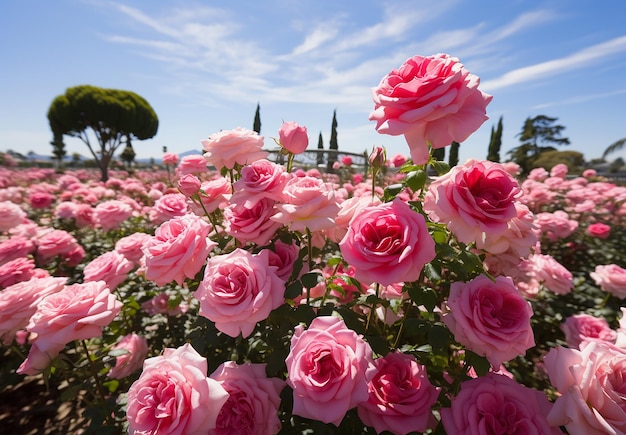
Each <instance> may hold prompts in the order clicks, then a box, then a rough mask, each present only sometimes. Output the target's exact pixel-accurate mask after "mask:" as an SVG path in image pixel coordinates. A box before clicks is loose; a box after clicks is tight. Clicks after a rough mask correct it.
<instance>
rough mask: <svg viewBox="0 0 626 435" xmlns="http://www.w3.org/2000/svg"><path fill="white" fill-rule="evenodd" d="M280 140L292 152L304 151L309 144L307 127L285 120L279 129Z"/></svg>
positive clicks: (281, 144)
mask: <svg viewBox="0 0 626 435" xmlns="http://www.w3.org/2000/svg"><path fill="white" fill-rule="evenodd" d="M278 142H279V143H280V146H282V147H283V148H284V149H286V150H287V151H289V152H290V153H292V154H300V153H303V152H304V151H305V150H306V147H307V146H309V136H308V132H307V129H306V127H304V126H302V125H299V124H298V123H296V122H293V121H287V122H283V124H282V125H281V126H280V128H279V129H278Z"/></svg>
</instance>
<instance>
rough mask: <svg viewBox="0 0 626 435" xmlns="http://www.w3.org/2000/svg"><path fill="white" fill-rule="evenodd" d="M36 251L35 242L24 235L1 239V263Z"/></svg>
mask: <svg viewBox="0 0 626 435" xmlns="http://www.w3.org/2000/svg"><path fill="white" fill-rule="evenodd" d="M33 252H35V242H34V241H33V240H31V239H29V238H27V237H24V236H14V237H11V238H9V239H6V240H2V241H0V265H2V264H5V263H8V262H9V261H12V260H17V259H19V258H22V257H26V256H27V255H30V254H32V253H33Z"/></svg>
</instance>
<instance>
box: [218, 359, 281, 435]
mask: <svg viewBox="0 0 626 435" xmlns="http://www.w3.org/2000/svg"><path fill="white" fill-rule="evenodd" d="M210 378H211V379H215V380H216V381H218V382H219V383H220V384H221V385H222V387H224V389H225V390H226V391H227V392H228V400H227V401H226V403H225V404H224V406H222V410H221V411H220V413H219V415H218V416H217V422H216V427H215V429H212V430H210V431H209V435H231V434H237V435H274V434H276V433H278V431H279V430H280V428H281V423H280V419H279V418H278V407H279V406H280V392H281V390H282V389H283V388H284V386H285V381H283V380H281V379H278V378H268V377H267V375H266V374H265V364H251V363H246V364H242V365H237V364H236V363H235V362H234V361H226V362H225V363H222V364H221V365H220V366H219V367H218V368H217V369H216V370H215V371H214V372H213V373H212V374H211V376H210Z"/></svg>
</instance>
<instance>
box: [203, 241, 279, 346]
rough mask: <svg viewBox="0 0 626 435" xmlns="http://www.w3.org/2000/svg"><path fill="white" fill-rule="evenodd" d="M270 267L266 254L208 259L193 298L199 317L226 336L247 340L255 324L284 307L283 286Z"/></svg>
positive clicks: (240, 252) (239, 251) (239, 252)
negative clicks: (213, 325) (196, 302)
mask: <svg viewBox="0 0 626 435" xmlns="http://www.w3.org/2000/svg"><path fill="white" fill-rule="evenodd" d="M276 269H277V268H276V267H275V266H270V263H269V255H268V253H267V250H262V251H261V252H259V254H257V255H253V254H251V253H249V252H248V251H244V250H243V249H239V248H237V249H235V250H234V251H232V252H230V253H228V254H222V255H218V256H215V257H212V258H209V261H208V263H207V266H206V268H205V271H204V279H203V280H202V281H201V282H200V285H199V286H198V290H196V291H195V293H194V296H195V297H196V299H198V300H199V301H200V311H199V314H200V315H201V316H203V317H206V318H207V319H209V320H211V321H212V322H214V323H215V327H216V328H217V329H218V330H220V331H221V332H223V333H224V334H226V335H229V336H231V337H237V336H238V335H239V334H241V335H242V336H243V337H244V338H245V337H248V336H250V334H252V332H253V331H254V328H255V327H256V324H257V322H260V321H262V320H265V319H267V317H268V316H269V315H270V312H271V311H272V310H274V309H276V308H278V307H280V306H281V305H282V304H283V303H284V297H283V295H284V293H285V283H284V281H283V280H281V279H280V278H279V277H278V275H276Z"/></svg>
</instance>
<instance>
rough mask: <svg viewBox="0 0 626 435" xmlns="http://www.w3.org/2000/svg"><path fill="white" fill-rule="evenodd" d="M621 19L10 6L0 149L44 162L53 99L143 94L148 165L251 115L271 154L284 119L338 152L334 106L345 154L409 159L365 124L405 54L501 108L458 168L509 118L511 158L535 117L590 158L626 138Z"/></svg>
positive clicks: (319, 8)
mask: <svg viewBox="0 0 626 435" xmlns="http://www.w3.org/2000/svg"><path fill="white" fill-rule="evenodd" d="M624 18H626V2H624V1H622V0H614V1H610V0H607V1H583V0H561V1H556V0H555V1H543V0H533V1H525V0H510V1H502V0H497V1H495V0H494V1H492V0H485V1H467V0H466V1H461V0H438V1H436V2H433V1H431V0H424V1H421V0H406V1H400V0H398V1H374V0H359V1H335V0H333V1H330V0H266V1H253V0H250V1H238V0H231V1H228V2H226V1H200V0H195V1H193V0H172V1H160V2H158V1H153V0H136V1H108V0H55V1H49V0H27V1H3V2H1V3H0V56H1V58H2V70H1V71H2V73H1V74H2V75H1V80H0V150H2V151H6V150H8V149H13V150H16V151H20V152H23V153H27V152H28V151H34V152H36V153H43V154H50V152H51V146H50V144H49V142H50V140H51V139H52V137H51V132H50V129H49V126H48V121H47V118H46V113H47V110H48V107H49V105H50V103H51V102H52V100H53V99H54V98H55V97H56V96H57V95H59V94H63V93H64V92H65V89H66V88H68V87H71V86H76V85H80V84H90V85H94V86H100V87H105V88H117V89H126V90H131V91H134V92H136V93H138V94H140V95H141V96H143V97H144V98H146V99H147V100H148V102H149V103H150V104H151V105H152V106H153V108H154V109H155V111H156V112H157V115H158V116H159V121H160V125H159V131H158V133H157V135H156V136H155V138H154V139H151V140H147V141H142V142H139V141H135V142H134V143H133V146H134V148H135V151H136V153H137V155H138V157H160V156H161V154H162V151H161V150H162V147H163V146H167V148H168V150H169V151H172V152H184V151H187V150H191V149H200V148H201V145H200V140H202V139H204V138H206V137H208V136H209V135H211V134H213V133H216V132H218V131H220V130H224V129H231V128H235V127H238V126H241V127H245V128H249V129H252V123H253V119H254V112H255V109H256V105H257V103H260V106H261V121H262V129H261V134H262V135H263V136H264V137H265V143H266V146H268V147H271V146H273V145H274V142H273V141H272V139H271V137H276V136H277V132H278V128H279V127H280V125H281V123H282V121H283V120H285V121H296V122H298V123H300V124H302V125H305V126H307V128H308V131H309V136H310V142H311V144H310V147H312V148H315V146H316V144H317V138H318V134H319V133H320V132H321V133H322V136H323V139H324V144H325V147H328V140H329V138H330V129H331V121H332V114H333V110H334V109H336V110H337V120H338V124H339V125H338V141H339V148H340V149H341V150H345V151H353V152H363V151H366V150H371V149H372V147H373V146H375V145H383V146H386V147H387V150H388V154H390V155H393V154H396V153H402V154H405V155H408V147H407V146H406V145H405V143H404V140H403V138H402V137H391V136H386V135H380V134H378V133H377V132H376V131H375V129H374V125H375V124H374V123H373V122H370V121H368V114H369V112H370V111H371V110H372V108H373V103H372V99H371V93H370V89H371V88H372V87H374V86H376V85H377V84H378V83H379V81H380V79H381V78H382V77H383V76H384V75H385V74H387V73H388V72H389V71H390V70H391V69H393V68H397V67H399V66H400V65H401V64H402V62H404V61H405V60H406V59H407V58H409V57H411V56H413V55H416V54H419V55H431V54H435V53H439V52H444V53H448V54H450V55H452V56H455V57H458V58H459V59H460V60H461V62H462V63H463V64H464V65H465V67H466V68H467V69H468V70H469V71H470V72H472V73H473V74H476V75H478V76H479V77H480V78H481V88H482V89H483V90H484V91H485V92H487V93H490V94H492V95H493V96H494V98H493V101H492V102H491V104H490V105H489V106H488V107H487V113H488V115H489V117H490V119H489V120H488V121H487V122H485V124H483V126H482V127H481V128H480V129H479V130H478V131H477V132H476V133H474V134H473V135H472V136H471V137H470V138H469V139H467V140H466V141H465V142H464V143H463V144H462V146H461V154H460V157H461V159H462V160H465V159H467V158H485V157H486V155H487V145H488V143H489V135H490V130H491V127H492V126H493V125H495V124H496V123H497V122H498V119H499V117H500V116H502V117H503V124H504V134H503V146H502V156H503V158H505V157H506V156H505V153H506V151H508V150H510V149H511V148H513V147H515V146H516V145H518V143H519V140H518V138H517V137H516V135H517V134H518V133H519V132H520V130H521V128H522V125H523V122H524V120H525V119H526V118H527V117H534V116H537V115H540V114H541V115H547V116H552V117H557V118H558V123H559V124H561V125H564V126H565V127H566V128H565V130H564V132H563V133H564V136H566V137H568V138H569V139H570V141H571V145H570V146H567V147H562V148H561V149H563V150H573V151H579V152H582V153H583V154H584V156H585V158H586V159H587V160H589V159H592V158H597V157H600V156H601V155H602V152H603V151H604V149H605V148H606V147H608V146H609V145H610V144H612V143H613V142H615V141H617V140H618V139H621V138H624V137H626V73H625V71H626V27H624ZM66 144H67V151H68V153H69V154H71V153H73V152H79V153H81V154H83V155H88V150H87V147H86V146H84V145H83V144H82V143H81V142H80V141H78V140H77V139H69V138H68V139H66ZM623 155H626V150H625V151H624V152H621V153H616V154H614V155H613V156H611V158H614V157H618V156H623Z"/></svg>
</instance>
